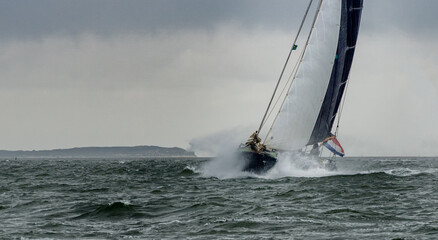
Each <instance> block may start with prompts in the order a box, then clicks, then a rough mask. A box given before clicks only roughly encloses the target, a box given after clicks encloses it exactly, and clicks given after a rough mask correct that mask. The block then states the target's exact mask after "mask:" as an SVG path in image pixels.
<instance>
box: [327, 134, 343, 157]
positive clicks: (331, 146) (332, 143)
mask: <svg viewBox="0 0 438 240" xmlns="http://www.w3.org/2000/svg"><path fill="white" fill-rule="evenodd" d="M322 144H323V145H324V146H325V147H326V148H327V149H328V150H330V151H331V152H332V153H334V154H336V155H339V156H341V157H343V156H344V155H345V153H344V149H343V148H342V146H341V144H340V143H339V141H338V140H337V139H336V136H331V137H328V138H327V139H326V140H324V142H323V143H322Z"/></svg>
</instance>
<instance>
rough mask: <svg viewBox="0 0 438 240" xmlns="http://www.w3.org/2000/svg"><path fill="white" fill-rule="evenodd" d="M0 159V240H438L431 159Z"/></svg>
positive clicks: (436, 169) (436, 165)
mask: <svg viewBox="0 0 438 240" xmlns="http://www.w3.org/2000/svg"><path fill="white" fill-rule="evenodd" d="M337 166H338V170H337V171H334V172H330V171H327V170H325V169H321V168H319V167H318V166H316V165H311V164H310V165H309V164H303V161H301V162H300V161H295V160H290V159H283V160H282V162H279V164H278V165H277V166H276V167H275V168H274V169H272V170H271V171H270V172H268V173H266V174H264V175H253V174H249V173H241V172H239V171H237V170H235V166H233V164H230V161H227V160H224V159H205V158H172V159H165V158H161V159H150V158H148V159H146V158H145V159H74V158H73V159H27V160H26V159H18V160H13V159H11V160H7V159H3V160H0V239H438V158H415V157H406V158H397V157H395V158H343V159H339V160H338V162H337Z"/></svg>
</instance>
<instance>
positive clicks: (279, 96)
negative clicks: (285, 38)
mask: <svg viewBox="0 0 438 240" xmlns="http://www.w3.org/2000/svg"><path fill="white" fill-rule="evenodd" d="M302 57H303V51H301V53H300V56H299V58H298V60H299V59H301V58H302ZM299 62H300V61H297V62H296V63H295V66H294V68H293V70H292V72H291V74H290V75H289V77H288V79H287V82H286V84H285V85H284V87H283V90H281V93H280V95H278V98H277V100H276V101H275V103H274V105H273V106H272V108H271V111H270V112H269V114H268V116H266V119H265V122H263V125H262V127H263V126H264V125H265V123H266V121H267V119H269V117H270V116H271V114H272V112H274V109H275V107H276V106H277V104H278V102H279V101H280V99H281V96H282V95H283V93H284V91H285V90H286V89H290V88H289V86H290V85H291V84H292V83H293V80H294V79H295V78H293V79H292V77H293V76H294V74H295V71H296V69H297V67H298V63H299ZM286 96H287V94H286Z"/></svg>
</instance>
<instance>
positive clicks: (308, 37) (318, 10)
mask: <svg viewBox="0 0 438 240" xmlns="http://www.w3.org/2000/svg"><path fill="white" fill-rule="evenodd" d="M323 1H324V0H321V1H320V2H319V7H318V9H317V10H316V13H315V17H314V18H313V22H312V27H311V28H310V32H309V35H308V36H307V40H306V44H305V46H304V49H303V52H302V55H301V56H300V58H299V60H298V63H299V64H301V62H302V61H303V56H304V53H305V52H306V49H307V45H309V41H310V36H311V35H312V32H313V29H314V28H315V23H316V19H317V18H318V14H319V12H320V11H321V6H322V2H323ZM295 78H296V73H295V75H294V79H293V80H292V81H294V80H295ZM291 87H292V84H290V85H289V89H288V90H287V94H286V96H285V98H284V99H283V102H282V103H281V106H280V109H279V110H278V113H277V115H276V116H275V119H274V121H273V122H272V124H271V127H270V128H269V131H268V133H267V134H266V138H265V140H264V141H263V144H264V143H265V142H266V139H267V138H268V136H269V134H270V133H271V132H272V127H273V126H274V123H275V121H276V120H277V118H278V115H279V113H280V111H281V109H282V108H283V105H284V103H285V102H286V98H287V96H288V95H289V91H290V89H291ZM265 115H266V114H265ZM262 123H263V122H262Z"/></svg>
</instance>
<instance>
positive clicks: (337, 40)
mask: <svg viewBox="0 0 438 240" xmlns="http://www.w3.org/2000/svg"><path fill="white" fill-rule="evenodd" d="M362 1H363V0H322V1H321V3H320V6H319V8H318V12H317V15H316V19H315V22H314V24H313V28H312V30H311V32H310V36H309V39H308V42H307V46H306V48H305V50H304V54H303V57H302V59H301V62H300V65H299V67H298V69H297V71H296V74H295V76H294V79H293V82H292V85H291V86H290V90H289V92H288V94H287V96H286V98H285V99H284V102H283V104H282V106H281V108H280V110H279V113H278V115H277V117H276V120H275V121H274V123H273V125H272V127H271V129H270V131H269V133H268V136H267V138H266V140H265V144H266V146H269V147H271V148H274V149H280V150H289V151H294V150H299V149H301V148H303V147H304V146H306V145H309V144H313V143H317V142H321V141H323V140H324V139H326V138H327V137H329V136H330V131H331V129H332V126H333V123H334V119H335V117H336V114H337V111H338V109H339V104H340V102H341V99H342V95H343V92H344V89H345V83H346V82H347V79H348V74H349V72H350V68H351V63H352V60H353V54H354V46H355V45H356V40H357V34H358V31H359V22H360V16H361V10H362Z"/></svg>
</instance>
